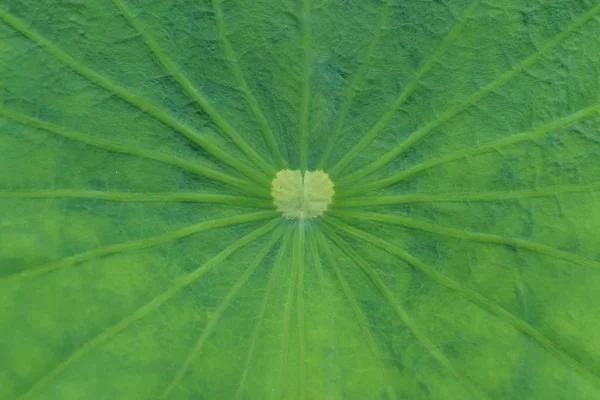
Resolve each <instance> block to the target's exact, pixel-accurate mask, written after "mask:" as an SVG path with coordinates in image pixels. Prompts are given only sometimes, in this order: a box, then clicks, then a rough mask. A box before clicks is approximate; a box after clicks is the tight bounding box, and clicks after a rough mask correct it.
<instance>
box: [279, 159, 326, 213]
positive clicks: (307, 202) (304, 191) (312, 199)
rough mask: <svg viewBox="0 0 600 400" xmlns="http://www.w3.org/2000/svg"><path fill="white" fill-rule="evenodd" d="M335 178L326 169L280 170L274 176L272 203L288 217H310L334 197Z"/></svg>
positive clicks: (321, 211)
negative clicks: (333, 179) (324, 170)
mask: <svg viewBox="0 0 600 400" xmlns="http://www.w3.org/2000/svg"><path fill="white" fill-rule="evenodd" d="M333 186H334V184H333V181H332V180H331V179H330V178H329V175H327V174H326V173H325V172H323V171H321V170H317V171H305V172H304V174H303V173H302V172H300V171H299V170H295V171H291V170H289V169H284V170H281V171H279V172H278V173H277V175H276V176H275V178H274V179H273V183H272V185H271V194H272V196H273V204H275V207H277V210H278V211H279V212H281V214H282V215H283V216H284V217H285V218H290V219H309V218H315V217H318V216H320V215H322V214H323V213H324V212H325V211H326V210H327V207H328V206H329V205H330V204H331V201H332V200H333V194H334V190H333Z"/></svg>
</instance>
